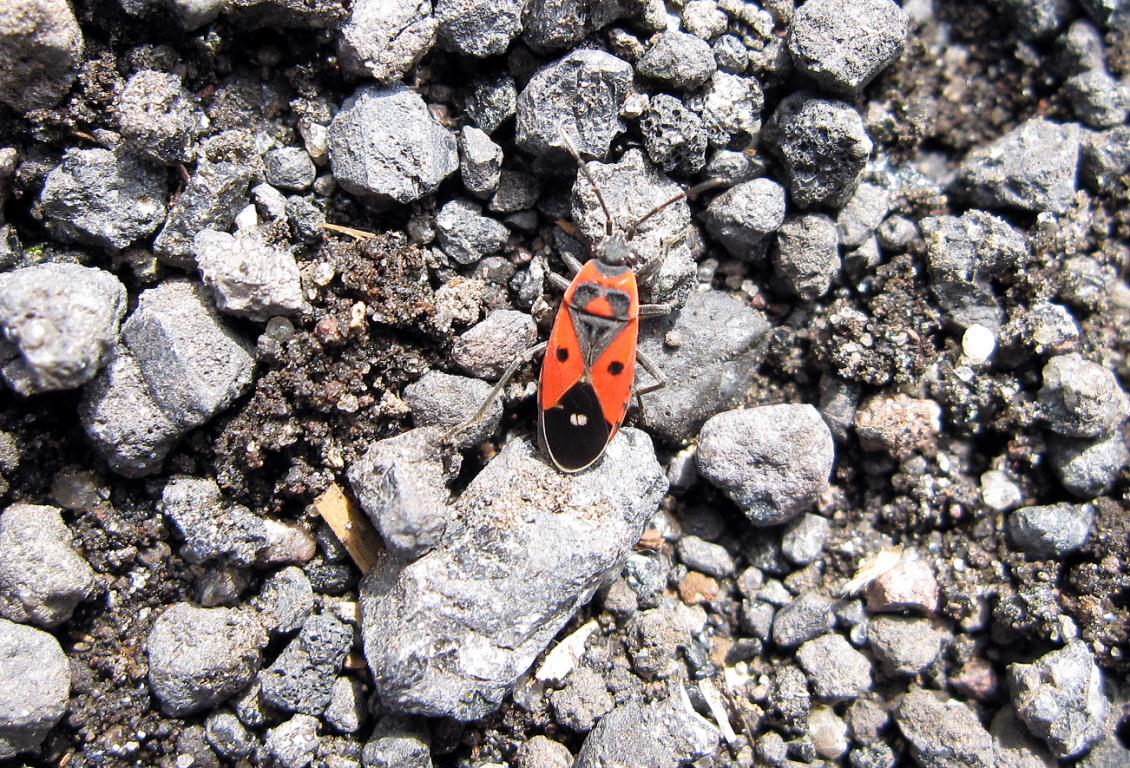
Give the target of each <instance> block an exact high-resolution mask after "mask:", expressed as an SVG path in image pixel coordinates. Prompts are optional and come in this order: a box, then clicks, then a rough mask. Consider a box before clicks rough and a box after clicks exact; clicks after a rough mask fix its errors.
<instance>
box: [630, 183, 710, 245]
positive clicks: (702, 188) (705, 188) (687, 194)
mask: <svg viewBox="0 0 1130 768" xmlns="http://www.w3.org/2000/svg"><path fill="white" fill-rule="evenodd" d="M728 185H729V182H728V181H726V180H725V179H707V180H706V181H703V182H700V183H698V184H695V185H694V186H693V187H691V188H690V189H684V190H683V191H682V192H680V193H679V194H677V195H675V196H674V197H672V198H671V199H670V200H666V201H664V202H662V203H660V204H659V205H657V206H655V207H654V208H652V209H651V210H650V211H648V212H647V213H645V214H644V215H643V216H640V217H639V218H638V219H636V222H635V223H634V224H632V226H630V227H628V237H627V239H628V240H631V239H632V238H633V237H635V236H636V233H637V232H639V229H640V225H641V224H643V223H644V222H645V221H647V220H648V219H650V218H651V217H652V216H654V215H655V214H657V213H659V212H660V211H662V210H663V209H664V208H666V207H667V206H669V205H674V204H675V203H677V202H679V201H680V200H684V199H686V200H694V199H695V198H696V197H698V196H699V195H701V194H702V193H703V192H709V191H710V190H712V189H718V188H719V187H725V186H728Z"/></svg>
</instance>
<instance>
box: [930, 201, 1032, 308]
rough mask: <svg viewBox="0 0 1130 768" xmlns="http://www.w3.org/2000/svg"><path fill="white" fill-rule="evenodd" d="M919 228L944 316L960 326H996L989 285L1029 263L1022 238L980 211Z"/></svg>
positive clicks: (932, 219) (935, 219)
mask: <svg viewBox="0 0 1130 768" xmlns="http://www.w3.org/2000/svg"><path fill="white" fill-rule="evenodd" d="M919 225H920V227H921V229H922V236H923V240H924V242H925V246H926V269H927V272H928V273H929V275H930V288H931V290H932V291H933V293H934V296H935V297H936V298H937V299H938V303H939V304H940V305H941V306H942V308H943V309H944V310H946V314H947V316H948V317H949V318H950V319H951V320H952V321H953V322H954V323H956V324H957V325H958V326H960V327H963V328H967V327H969V326H970V325H973V324H975V323H976V324H980V325H983V326H985V327H986V328H989V329H995V328H998V327H999V326H1000V321H1001V314H1002V313H1001V310H1000V307H999V305H998V304H997V300H996V297H995V296H994V295H993V289H992V285H991V282H990V281H991V280H992V278H994V277H999V276H1003V275H1009V274H1013V273H1014V272H1015V271H1016V270H1019V269H1020V268H1021V267H1023V266H1024V265H1025V264H1027V262H1028V258H1029V254H1028V244H1027V242H1026V241H1025V239H1024V235H1022V234H1021V233H1020V232H1018V231H1016V230H1015V229H1013V228H1012V227H1011V226H1010V225H1009V224H1008V223H1007V222H1006V221H1005V220H1004V219H1001V218H999V217H997V216H993V215H992V214H989V213H985V212H984V211H966V212H965V213H964V214H963V215H962V216H961V217H960V218H957V217H954V216H938V217H930V218H925V219H922V220H921V222H919Z"/></svg>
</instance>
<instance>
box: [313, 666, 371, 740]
mask: <svg viewBox="0 0 1130 768" xmlns="http://www.w3.org/2000/svg"><path fill="white" fill-rule="evenodd" d="M365 700H366V694H365V686H364V685H363V684H362V683H361V681H360V680H358V679H357V678H355V677H344V676H343V677H339V678H337V679H336V680H334V684H333V690H332V691H331V692H330V703H329V705H328V706H327V707H326V711H325V712H323V713H322V717H324V718H325V720H326V722H327V723H329V724H330V727H332V728H333V729H334V730H335V731H337V732H338V733H357V731H359V730H360V729H361V726H362V725H363V724H364V723H365V718H366V717H367V716H368V708H367V706H366V703H365Z"/></svg>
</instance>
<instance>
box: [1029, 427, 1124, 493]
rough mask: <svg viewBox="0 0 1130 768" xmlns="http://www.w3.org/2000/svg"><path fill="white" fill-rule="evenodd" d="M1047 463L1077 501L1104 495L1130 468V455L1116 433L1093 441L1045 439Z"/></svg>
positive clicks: (1120, 437)
mask: <svg viewBox="0 0 1130 768" xmlns="http://www.w3.org/2000/svg"><path fill="white" fill-rule="evenodd" d="M1048 448H1049V452H1048V461H1049V462H1050V463H1051V465H1052V471H1054V472H1055V474H1056V477H1058V478H1059V481H1060V482H1061V483H1063V487H1064V488H1066V489H1067V491H1068V492H1069V493H1070V494H1071V495H1072V496H1075V497H1077V498H1080V499H1093V498H1095V497H1096V496H1099V495H1100V494H1103V493H1106V492H1107V491H1108V490H1110V488H1111V487H1112V486H1113V485H1114V483H1115V481H1116V480H1117V479H1118V474H1119V473H1120V472H1121V471H1122V468H1123V467H1125V466H1127V464H1130V451H1128V450H1127V448H1126V442H1125V441H1124V440H1123V439H1122V435H1120V434H1118V433H1117V432H1116V433H1115V434H1113V435H1111V436H1110V437H1100V438H1097V439H1094V440H1088V439H1074V438H1070V437H1058V436H1053V437H1051V438H1049V439H1048Z"/></svg>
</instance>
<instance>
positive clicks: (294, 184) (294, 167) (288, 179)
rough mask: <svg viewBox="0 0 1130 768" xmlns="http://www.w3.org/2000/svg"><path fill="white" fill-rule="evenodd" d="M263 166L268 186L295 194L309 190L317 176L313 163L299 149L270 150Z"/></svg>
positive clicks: (308, 156)
mask: <svg viewBox="0 0 1130 768" xmlns="http://www.w3.org/2000/svg"><path fill="white" fill-rule="evenodd" d="M263 166H264V169H265V171H266V178H267V182H268V183H269V184H273V185H274V186H276V187H279V188H281V189H287V190H291V191H296V192H300V191H302V190H305V189H309V187H310V185H311V184H313V183H314V177H315V176H317V174H318V172H317V169H315V168H314V161H313V160H311V159H310V155H309V154H307V153H306V150H304V149H302V148H301V147H280V148H278V149H272V150H271V151H270V152H268V153H267V154H266V156H265V157H264V158H263Z"/></svg>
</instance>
